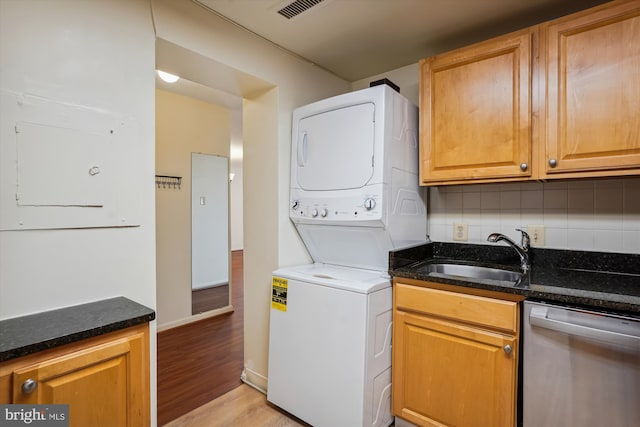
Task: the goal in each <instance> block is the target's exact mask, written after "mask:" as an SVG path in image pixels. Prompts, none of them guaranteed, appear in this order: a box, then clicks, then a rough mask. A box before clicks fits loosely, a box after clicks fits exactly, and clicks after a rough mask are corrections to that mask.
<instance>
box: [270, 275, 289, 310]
mask: <svg viewBox="0 0 640 427" xmlns="http://www.w3.org/2000/svg"><path fill="white" fill-rule="evenodd" d="M288 289H289V281H288V280H287V279H283V278H281V277H273V279H272V280H271V308H275V309H276V310H280V311H287V290H288Z"/></svg>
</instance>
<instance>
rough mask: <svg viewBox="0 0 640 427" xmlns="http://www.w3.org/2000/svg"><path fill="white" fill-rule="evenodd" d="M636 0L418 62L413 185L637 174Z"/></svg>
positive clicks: (639, 5)
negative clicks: (417, 142)
mask: <svg viewBox="0 0 640 427" xmlns="http://www.w3.org/2000/svg"><path fill="white" fill-rule="evenodd" d="M639 76H640V0H620V1H614V2H610V3H606V4H604V5H600V6H597V7H594V8H591V9H587V10H585V11H582V12H578V13H574V14H572V15H568V16H565V17H562V18H559V19H556V20H553V21H549V22H546V23H543V24H540V25H537V26H535V27H531V28H527V29H524V30H521V31H519V32H516V33H512V34H508V35H505V36H502V37H497V38H494V39H491V40H488V41H486V42H482V43H477V44H474V45H472V46H469V47H465V48H461V49H457V50H454V51H451V52H446V53H443V54H440V55H436V56H434V57H431V58H427V59H424V60H422V61H421V62H420V88H421V89H420V120H421V123H420V158H421V164H420V182H421V184H423V185H445V184H459V183H469V182H499V181H518V180H529V179H543V180H545V179H553V178H582V177H598V176H615V175H637V174H640V77H639Z"/></svg>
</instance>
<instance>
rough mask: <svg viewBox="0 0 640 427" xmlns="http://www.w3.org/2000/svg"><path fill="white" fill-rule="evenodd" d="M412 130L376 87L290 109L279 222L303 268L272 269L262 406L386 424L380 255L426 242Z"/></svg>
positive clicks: (413, 120) (407, 107) (343, 421)
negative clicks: (285, 209) (286, 184)
mask: <svg viewBox="0 0 640 427" xmlns="http://www.w3.org/2000/svg"><path fill="white" fill-rule="evenodd" d="M417 126H418V112H417V107H416V106H415V105H413V104H412V103H411V102H409V101H408V100H407V99H406V98H404V97H403V96H401V95H400V94H399V93H397V92H396V91H394V90H393V89H392V88H390V87H389V86H387V85H379V86H373V87H370V88H367V89H363V90H359V91H356V92H351V93H347V94H344V95H339V96H336V97H332V98H329V99H325V100H322V101H318V102H315V103H313V104H309V105H306V106H303V107H300V108H298V109H296V110H294V112H293V132H292V147H291V195H290V210H289V215H290V218H291V220H292V221H293V223H294V224H295V227H296V229H297V230H298V233H299V234H300V237H301V238H302V240H303V241H304V244H305V246H306V247H307V249H308V251H309V253H310V255H311V257H312V258H313V261H314V263H313V264H306V265H299V266H294V267H287V268H281V269H278V270H276V271H274V272H273V293H272V303H271V317H270V326H269V330H270V334H269V377H268V393H267V399H268V400H269V401H270V402H271V403H273V404H275V405H277V406H279V407H280V408H282V409H284V410H286V411H287V412H289V413H291V414H293V415H295V416H296V417H298V418H300V419H302V420H303V421H305V422H307V423H309V424H311V425H313V426H316V427H322V426H327V427H336V426H345V427H352V426H388V425H390V424H391V423H392V422H393V417H392V415H391V320H392V291H391V282H390V278H389V275H388V273H387V272H388V263H389V261H388V254H389V251H391V250H395V249H399V248H402V247H407V246H412V245H416V244H420V243H424V242H425V241H426V239H427V236H426V222H427V219H426V212H425V203H424V199H423V192H422V190H421V189H420V187H419V186H418V148H417Z"/></svg>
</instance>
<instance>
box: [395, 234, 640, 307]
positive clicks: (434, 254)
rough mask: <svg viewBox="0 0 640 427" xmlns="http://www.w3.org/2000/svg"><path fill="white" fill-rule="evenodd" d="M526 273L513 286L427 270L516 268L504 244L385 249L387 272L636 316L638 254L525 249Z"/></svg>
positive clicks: (638, 304) (515, 259) (639, 302)
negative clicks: (429, 266) (527, 256)
mask: <svg viewBox="0 0 640 427" xmlns="http://www.w3.org/2000/svg"><path fill="white" fill-rule="evenodd" d="M530 261H531V272H530V274H529V275H528V276H526V277H525V278H524V280H523V281H522V282H521V283H519V284H516V285H515V286H514V284H513V283H510V282H502V281H497V280H482V279H467V278H463V277H459V276H446V275H442V274H437V273H430V272H429V271H427V268H426V265H427V264H429V263H434V262H439V263H440V262H444V263H446V262H451V263H467V264H478V265H484V266H488V267H498V268H503V269H508V270H513V271H520V270H519V258H518V256H517V254H516V252H515V251H514V250H513V249H512V248H510V247H507V246H503V245H470V244H457V243H440V242H432V243H427V244H424V245H420V246H416V247H412V248H407V249H402V250H398V251H393V252H390V254H389V275H390V276H392V277H403V278H409V279H417V280H426V281H431V282H439V283H447V284H451V285H457V286H465V287H472V288H476V289H485V290H491V291H498V292H505V293H511V294H518V295H522V296H524V297H525V298H528V299H538V300H544V301H549V302H555V303H559V304H565V305H574V306H578V307H583V308H589V309H598V310H601V311H610V312H616V313H625V314H631V315H636V316H637V315H640V255H637V254H620V253H607V252H587V251H571V250H555V249H542V248H531V249H530Z"/></svg>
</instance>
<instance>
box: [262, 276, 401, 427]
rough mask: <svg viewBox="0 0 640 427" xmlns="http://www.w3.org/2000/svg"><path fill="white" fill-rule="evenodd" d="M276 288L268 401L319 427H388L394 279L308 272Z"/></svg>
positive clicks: (277, 281)
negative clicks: (392, 286) (392, 280)
mask: <svg viewBox="0 0 640 427" xmlns="http://www.w3.org/2000/svg"><path fill="white" fill-rule="evenodd" d="M273 283H274V284H273V290H274V291H273V296H272V309H271V319H270V332H271V334H270V342H269V346H270V350H269V388H268V395H267V397H268V400H269V401H270V402H272V403H273V404H275V405H277V406H279V407H281V408H283V409H284V410H286V411H288V412H290V413H291V414H293V415H295V416H296V417H298V418H300V419H302V420H304V421H305V422H307V423H309V424H311V425H313V426H315V427H323V426H326V427H341V426H342V427H352V426H388V425H390V424H391V423H392V421H393V417H392V416H391V319H392V307H391V284H390V281H389V277H388V276H386V277H385V275H384V274H382V273H380V272H375V271H371V270H361V269H356V268H349V267H341V266H333V265H326V264H310V265H300V266H296V267H289V268H283V269H279V270H276V271H274V273H273Z"/></svg>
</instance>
